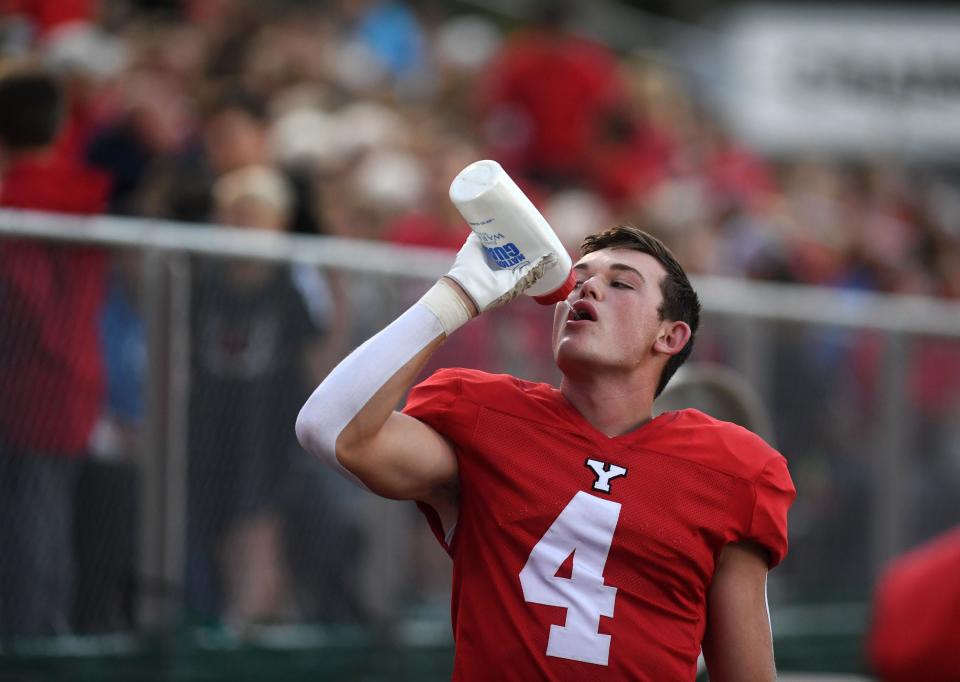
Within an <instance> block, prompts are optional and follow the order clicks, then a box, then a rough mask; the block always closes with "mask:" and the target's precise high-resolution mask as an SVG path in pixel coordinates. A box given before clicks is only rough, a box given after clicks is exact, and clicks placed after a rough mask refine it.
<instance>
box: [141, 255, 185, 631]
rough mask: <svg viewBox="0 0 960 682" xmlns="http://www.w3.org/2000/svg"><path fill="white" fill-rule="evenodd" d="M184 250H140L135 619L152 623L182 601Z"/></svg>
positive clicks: (164, 619)
mask: <svg viewBox="0 0 960 682" xmlns="http://www.w3.org/2000/svg"><path fill="white" fill-rule="evenodd" d="M189 274H190V272H189V257H188V256H186V255H185V254H171V253H169V252H162V251H160V250H158V249H150V250H148V251H146V252H145V253H144V262H143V278H144V318H145V320H144V322H145V329H146V339H147V348H148V353H147V358H148V359H147V382H146V391H147V395H146V406H147V408H146V417H145V420H144V429H143V442H142V443H143V444H142V449H141V458H140V495H141V497H140V499H141V505H140V543H139V571H138V572H139V576H140V594H139V614H138V615H139V621H140V624H141V625H142V626H146V627H158V626H164V625H167V624H169V623H170V622H171V620H172V618H173V617H174V616H175V615H176V612H177V610H178V608H179V606H180V602H181V594H182V589H181V585H182V582H183V573H184V570H183V564H184V555H185V524H186V502H187V496H186V477H187V470H186V443H187V441H186V438H187V426H188V424H187V412H186V410H187V409H188V398H189V396H188V390H189V382H188V379H189V361H190V358H189V333H190V327H189V305H190V299H189V296H190V277H189Z"/></svg>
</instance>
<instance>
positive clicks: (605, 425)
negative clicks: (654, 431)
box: [560, 373, 655, 437]
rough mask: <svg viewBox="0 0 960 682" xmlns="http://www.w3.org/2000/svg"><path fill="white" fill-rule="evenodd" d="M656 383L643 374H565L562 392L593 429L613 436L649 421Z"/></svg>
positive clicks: (561, 385) (561, 384)
mask: <svg viewBox="0 0 960 682" xmlns="http://www.w3.org/2000/svg"><path fill="white" fill-rule="evenodd" d="M654 385H655V384H653V383H651V382H650V378H649V377H646V376H643V375H642V374H640V373H635V374H631V375H622V374H615V375H602V374H600V375H598V374H592V375H584V376H576V377H574V376H567V375H564V377H563V380H562V381H561V382H560V392H561V393H562V394H563V397H564V398H566V399H567V402H569V403H570V404H571V405H573V406H574V407H575V408H576V410H577V411H578V412H579V413H580V414H581V415H583V417H584V419H586V420H587V421H588V422H590V424H591V425H592V426H593V427H594V428H596V429H597V430H598V431H600V432H601V433H603V434H605V435H607V436H609V437H614V436H620V435H622V434H624V433H627V432H629V431H632V430H634V429H636V428H638V427H640V426H642V425H643V424H645V423H646V422H648V421H650V418H651V416H652V415H653V391H652V390H651V387H652V386H654Z"/></svg>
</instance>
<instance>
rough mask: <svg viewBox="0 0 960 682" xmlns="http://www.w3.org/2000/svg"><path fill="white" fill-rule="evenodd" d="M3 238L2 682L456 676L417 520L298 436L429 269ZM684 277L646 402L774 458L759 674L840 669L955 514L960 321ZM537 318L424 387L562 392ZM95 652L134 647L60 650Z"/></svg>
mask: <svg viewBox="0 0 960 682" xmlns="http://www.w3.org/2000/svg"><path fill="white" fill-rule="evenodd" d="M0 234H2V237H0V258H2V260H3V268H2V271H0V281H2V286H0V306H2V310H3V314H2V317H0V349H2V352H0V371H2V377H3V379H2V382H0V385H2V388H3V391H2V393H0V420H2V422H0V423H2V432H0V486H2V491H3V493H2V498H0V505H2V507H3V512H2V514H0V537H2V542H3V546H2V549H0V566H2V571H3V572H2V574H0V578H2V583H0V587H2V589H0V605H2V610H0V626H2V629H3V634H4V636H5V637H4V645H3V646H4V648H3V649H2V650H0V653H3V654H5V655H4V656H0V660H2V661H3V663H2V664H0V679H2V678H3V675H6V674H8V673H9V674H10V675H12V676H13V677H11V679H29V677H25V676H26V674H27V673H26V672H25V671H27V672H31V674H33V673H36V676H35V677H34V679H53V678H57V679H59V678H63V679H110V677H109V676H110V675H115V676H117V677H114V678H113V679H211V678H213V677H219V678H221V679H268V678H271V677H270V675H271V673H270V672H269V671H272V673H273V674H275V677H274V678H276V679H280V678H282V679H299V678H298V677H297V675H298V674H302V675H307V676H309V675H308V673H307V671H312V672H313V673H315V674H319V673H317V670H325V671H327V673H326V674H327V677H324V676H323V675H322V674H319V677H318V679H401V678H404V676H409V679H427V678H430V676H431V675H435V676H437V677H438V679H443V677H444V676H445V675H447V674H448V673H449V661H450V658H449V651H450V635H449V615H448V599H449V581H450V566H449V562H448V560H447V558H446V556H445V555H444V554H443V552H442V551H441V550H440V548H439V547H437V546H436V545H435V543H434V541H433V540H432V537H431V536H430V534H429V533H428V531H427V529H426V526H425V524H424V523H422V522H421V520H420V519H419V518H418V514H417V512H416V510H415V509H414V508H413V505H410V504H403V503H397V502H390V501H385V500H380V499H377V498H375V497H374V496H372V495H370V494H369V493H367V492H365V491H362V490H359V489H357V488H355V487H354V486H352V485H351V484H349V483H347V482H346V481H344V480H342V479H341V478H339V477H338V476H337V475H336V474H334V473H333V472H331V471H330V470H329V469H327V468H326V467H325V466H323V465H322V464H321V463H320V462H318V461H316V460H315V459H313V458H312V457H310V456H308V455H307V454H305V453H304V452H303V451H302V450H301V449H300V448H299V446H298V445H297V443H296V439H295V436H294V432H293V423H294V419H295V417H296V413H297V411H298V409H299V406H300V405H301V404H302V402H303V400H304V399H305V398H306V396H307V395H308V394H309V392H310V391H311V390H312V388H313V387H314V386H315V385H316V383H317V382H318V381H319V380H320V379H321V378H322V377H323V376H324V374H325V373H326V372H327V371H328V370H329V369H330V368H331V367H332V366H333V364H335V363H336V361H337V360H338V359H339V358H341V357H343V355H344V354H345V353H346V352H348V351H349V350H350V349H351V348H353V347H355V346H356V345H357V344H359V343H360V342H362V341H363V340H364V339H365V338H367V337H368V336H369V335H371V334H372V333H374V332H375V331H377V330H378V329H379V328H381V327H382V326H383V325H385V324H386V323H388V322H389V321H390V320H391V319H393V318H394V317H395V316H397V315H398V314H399V313H401V312H402V311H403V310H404V309H405V308H406V307H407V306H409V305H410V304H411V303H412V302H413V301H415V300H416V299H417V298H418V297H419V295H420V294H421V293H422V292H423V291H424V290H425V288H426V286H427V284H428V283H429V282H430V281H431V280H432V279H434V278H435V277H436V276H437V275H439V274H441V273H442V272H443V271H444V269H445V267H446V266H447V265H448V263H449V262H450V260H451V255H450V254H445V253H439V252H433V251H429V250H414V249H400V248H397V247H389V246H386V245H380V244H371V243H363V242H349V241H344V240H335V239H324V238H288V237H283V236H266V237H265V236H263V235H256V234H251V233H249V232H244V231H240V230H228V229H222V228H213V227H211V228H204V227H182V226H173V225H162V224H159V223H150V222H146V221H123V220H116V219H108V218H100V219H95V220H91V221H75V220H66V219H63V218H51V217H43V216H39V215H35V214H34V215H30V214H24V213H15V212H2V213H0ZM26 234H32V235H35V236H40V237H43V238H42V239H30V240H26V239H24V238H23V236H24V235H26ZM696 284H697V286H698V288H699V290H700V291H701V293H702V296H703V299H704V302H705V311H706V315H705V322H704V324H703V327H702V331H701V333H700V335H699V338H698V342H697V348H696V350H695V353H694V356H693V361H692V363H691V368H690V369H689V370H688V372H687V375H686V378H685V379H681V376H682V375H681V376H678V381H677V384H678V388H677V390H676V392H675V393H674V395H673V397H672V398H671V397H670V396H669V395H666V396H665V398H664V401H665V403H666V401H679V402H680V403H689V402H691V401H695V400H711V401H713V402H712V403H709V404H711V405H712V406H714V407H713V408H712V409H715V411H723V410H726V409H728V408H729V409H732V410H734V412H731V413H730V417H729V418H730V419H734V420H737V419H738V417H737V416H736V415H737V414H738V413H737V412H736V411H735V409H736V407H737V405H738V404H739V405H740V407H741V408H742V410H744V411H743V412H742V414H743V415H745V416H742V417H741V418H740V419H742V420H749V421H750V423H751V425H753V426H754V428H756V429H757V430H758V431H759V432H761V433H765V434H766V435H768V436H769V437H770V438H771V439H772V440H773V441H774V442H775V444H776V445H777V447H778V448H779V449H780V450H781V451H782V452H783V453H784V454H785V455H786V456H787V458H788V460H789V462H790V468H791V472H792V474H793V477H794V480H795V482H796V485H797V489H798V491H799V496H798V499H797V502H796V504H795V506H794V508H793V511H792V513H791V518H790V523H791V544H792V547H791V553H790V555H789V556H788V558H787V560H786V561H785V562H784V564H783V565H782V566H781V567H779V568H778V569H777V570H776V571H774V572H773V574H772V575H771V583H770V585H771V587H770V599H771V607H772V610H773V614H774V630H775V634H776V635H777V637H778V653H779V654H780V661H781V665H788V666H792V667H795V668H803V667H805V666H806V667H811V666H812V667H816V665H818V664H817V663H816V661H817V660H819V661H821V663H822V664H823V665H824V666H826V665H827V663H826V662H829V665H830V667H833V668H837V667H838V666H839V667H841V668H843V667H846V668H847V669H851V670H853V669H856V668H857V667H858V666H859V665H860V663H859V661H860V659H859V653H858V646H859V644H858V642H859V637H860V636H861V635H862V630H863V627H864V622H865V619H866V613H867V611H866V608H865V606H864V604H865V603H866V601H867V599H868V597H869V594H870V590H871V587H872V584H873V580H874V578H875V576H876V574H877V571H878V570H879V568H880V567H881V565H882V564H883V562H884V561H885V560H886V559H888V558H889V557H890V556H892V555H893V554H895V553H897V552H899V551H901V550H903V549H905V548H907V547H909V546H912V545H914V544H916V543H917V542H919V541H921V540H923V539H925V538H927V537H930V536H932V535H933V534H935V533H937V532H939V531H941V530H944V529H946V528H947V527H949V526H951V525H953V524H956V523H958V522H960V508H958V506H957V505H956V503H955V500H956V491H957V490H958V489H960V431H958V429H957V426H956V425H957V424H958V423H960V419H958V417H960V307H958V306H956V305H951V304H945V303H936V302H931V301H921V300H919V299H915V300H914V299H903V298H899V299H884V298H883V297H879V296H867V295H852V294H851V295H848V294H840V293H837V292H826V291H817V290H803V289H797V288H786V287H776V286H773V285H761V284H755V283H748V282H735V281H728V280H699V281H697V282H696ZM550 318H551V311H550V310H548V309H546V308H542V307H540V306H537V305H536V304H534V303H533V302H532V301H530V300H521V301H519V302H516V303H514V304H511V305H510V306H508V307H506V308H504V309H501V310H498V311H495V312H494V313H492V314H488V315H484V316H483V317H481V318H479V319H477V320H474V321H472V322H471V323H470V324H469V325H468V326H467V327H466V328H465V329H464V330H462V331H461V332H458V333H457V334H456V335H455V336H453V337H452V338H451V339H450V341H448V342H447V343H446V344H445V345H444V346H443V347H442V348H441V349H440V351H439V352H438V353H437V355H436V356H435V357H434V359H433V360H431V363H430V367H429V368H428V369H427V371H431V370H432V369H435V368H437V367H440V366H449V365H463V366H469V367H476V368H480V369H485V370H489V371H505V372H511V373H515V374H518V375H520V376H522V377H524V378H528V379H533V380H543V381H556V380H557V378H558V375H557V370H556V368H555V367H554V366H553V362H552V359H551V356H550V349H549V338H550V334H549V327H550ZM718 368H720V369H718ZM724 368H726V369H724ZM731 370H733V371H732V372H731ZM691 386H692V387H693V388H694V389H696V390H695V391H694V393H693V394H689V395H686V394H683V393H682V391H681V389H689V388H690V387H691ZM696 391H699V394H698V393H696ZM710 391H713V393H710ZM708 394H709V395H708ZM731 396H732V397H731ZM744 405H745V407H744ZM674 406H675V405H672V404H671V405H670V407H674ZM38 577H40V578H42V579H40V580H37V578H38ZM823 604H826V605H827V606H822V605H823ZM838 614H839V615H838ZM103 633H110V635H111V636H114V635H116V634H117V633H120V634H126V635H136V636H135V637H130V638H126V639H124V638H121V639H119V640H118V639H116V638H114V639H111V637H103V636H101V637H100V638H86V637H80V638H79V639H77V635H83V636H86V635H92V634H100V635H103ZM183 633H189V634H183ZM36 635H40V636H49V635H55V637H54V638H53V639H42V640H36V639H32V637H33V636H36ZM805 638H806V639H805ZM804 642H806V643H807V644H803V643H804ZM838 642H843V644H842V647H843V651H838V650H837V648H838V646H840V645H838V644H837V643H838ZM241 643H243V644H245V646H246V648H243V651H244V652H245V653H244V654H243V655H242V656H241V655H239V654H237V651H238V650H237V647H238V646H239V645H240V644H241ZM791 646H793V647H794V648H792V649H791ZM97 647H100V648H97ZM251 647H252V649H251ZM318 651H326V652H327V654H328V655H327V656H322V655H319V654H318V653H317V652H318ZM229 652H232V653H234V654H237V655H234V656H232V657H230V656H227V653H229ZM251 652H252V653H251ZM277 652H288V653H290V652H299V657H292V658H290V657H287V658H284V659H283V660H284V662H283V663H282V664H281V663H279V662H278V661H277V660H276V658H275V657H276V655H277ZM221 654H223V655H221ZM84 656H86V657H87V658H86V659H84V660H86V661H87V667H86V668H84V667H83V666H78V665H77V664H76V660H77V659H78V657H79V658H83V657H84ZM244 656H246V657H247V658H244ZM58 657H59V658H58ZM63 657H67V658H63ZM817 657H819V658H817ZM319 659H322V660H323V661H324V662H323V663H320V662H318V661H319ZM65 660H66V661H70V664H69V665H67V664H65V663H63V661H65ZM242 660H246V661H247V662H246V663H245V664H242V665H241V664H240V663H239V662H240V661H242ZM57 661H60V663H57ZM104 661H115V662H116V665H113V666H110V671H105V670H104V667H103V665H104V663H103V662H104ZM158 661H159V662H160V663H158ZM228 661H229V663H228ZM294 661H299V662H296V663H295V662H294ZM238 665H240V668H239V669H238V668H237V666H238ZM283 665H286V666H288V667H289V666H294V668H295V667H296V666H303V668H302V669H300V672H299V673H297V672H296V670H295V669H294V668H289V674H286V673H284V674H283V675H281V674H279V673H278V672H277V671H278V670H280V667H278V666H283ZM98 666H99V667H98ZM127 666H133V667H134V668H137V666H139V668H137V669H138V670H140V671H141V673H142V674H140V675H139V676H138V675H136V674H133V673H129V674H128V673H122V672H120V671H123V670H128V669H129V668H128V667H127ZM318 666H319V667H318ZM338 666H339V667H338ZM357 666H360V667H357ZM64 668H69V669H71V670H73V672H72V673H66V672H64V671H63V670H64ZM212 669H216V670H219V671H220V672H218V673H216V674H214V673H210V670H212ZM228 669H229V670H228ZM83 670H87V671H88V673H89V676H88V677H86V678H85V677H83V674H86V673H83V672H79V671H83ZM151 670H152V672H151V673H150V674H152V675H155V676H154V677H149V676H148V673H147V672H144V671H151ZM90 671H92V672H90ZM191 671H192V672H191ZM198 671H206V672H198ZM337 671H339V672H337ZM425 671H427V672H425ZM204 675H206V677H204ZM258 675H261V677H257V676H258ZM338 675H340V677H337V676H338ZM271 679H273V678H271Z"/></svg>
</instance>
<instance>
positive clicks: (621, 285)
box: [610, 280, 633, 289]
mask: <svg viewBox="0 0 960 682" xmlns="http://www.w3.org/2000/svg"><path fill="white" fill-rule="evenodd" d="M610 286H611V287H614V288H615V289H633V287H632V286H631V285H629V284H627V283H626V282H621V281H620V280H615V281H613V282H611V283H610Z"/></svg>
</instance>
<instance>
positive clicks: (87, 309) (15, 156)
mask: <svg viewBox="0 0 960 682" xmlns="http://www.w3.org/2000/svg"><path fill="white" fill-rule="evenodd" d="M66 110H67V107H66V105H65V102H64V99H63V94H62V92H61V90H60V87H59V86H58V85H57V83H56V82H55V81H54V80H53V79H52V78H51V77H50V76H49V75H46V74H42V73H34V72H24V73H14V74H12V75H7V76H5V77H3V79H2V80H0V168H2V184H0V206H2V207H7V208H22V209H40V210H47V211H59V212H63V213H76V214H91V213H98V212H101V211H103V209H104V208H105V202H106V195H107V190H108V182H107V179H106V178H105V177H104V176H102V175H101V174H99V173H97V172H95V171H92V170H90V169H88V168H86V167H85V166H84V165H83V164H82V162H81V159H80V158H79V155H78V150H79V149H80V148H81V146H82V145H81V142H80V140H81V138H82V125H80V123H79V119H78V118H77V117H76V116H75V112H76V109H74V110H73V111H72V112H71V116H70V118H68V119H67V126H66V130H65V131H64V133H63V134H62V135H61V136H60V137H59V138H57V137H56V136H57V131H58V129H59V127H60V122H61V119H62V118H63V116H64V112H65V111H66ZM55 139H56V144H55V145H54V146H53V147H52V148H50V149H48V150H46V151H45V148H47V147H50V145H51V144H52V143H54V141H55ZM105 264H106V261H105V256H104V254H103V253H101V252H100V251H97V250H94V249H89V248H76V247H65V246H52V245H49V244H46V243H39V242H29V241H24V240H17V241H11V240H7V241H4V242H3V243H2V244H0V320H2V321H3V324H2V325H0V385H2V386H3V387H4V391H3V398H2V405H0V488H2V490H0V519H2V521H0V631H2V633H3V634H17V635H40V634H51V633H55V632H63V631H65V630H67V628H68V624H69V609H70V606H71V602H72V598H73V591H72V590H73V580H74V560H73V557H74V554H73V550H72V542H73V536H72V532H73V505H74V496H75V493H76V483H77V481H76V477H77V472H78V466H79V462H80V460H81V459H82V458H83V457H84V456H85V455H86V453H87V445H88V441H89V439H90V435H91V431H92V429H93V425H94V422H95V421H96V418H97V411H98V409H99V405H100V398H101V395H102V390H103V369H102V365H101V353H100V338H99V328H98V323H99V311H100V306H101V302H102V299H103V291H104V274H105Z"/></svg>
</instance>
